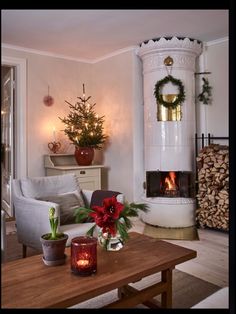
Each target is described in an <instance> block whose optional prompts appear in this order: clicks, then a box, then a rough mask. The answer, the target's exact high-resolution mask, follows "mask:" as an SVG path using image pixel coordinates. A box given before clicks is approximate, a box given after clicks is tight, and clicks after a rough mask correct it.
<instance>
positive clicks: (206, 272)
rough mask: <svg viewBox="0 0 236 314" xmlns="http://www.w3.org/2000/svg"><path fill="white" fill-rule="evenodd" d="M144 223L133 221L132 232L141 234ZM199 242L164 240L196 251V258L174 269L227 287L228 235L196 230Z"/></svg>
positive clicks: (214, 231)
mask: <svg viewBox="0 0 236 314" xmlns="http://www.w3.org/2000/svg"><path fill="white" fill-rule="evenodd" d="M143 229H144V223H143V222H141V221H140V220H138V219H136V220H135V226H134V227H133V228H132V231H137V232H140V233H143ZM198 235H199V240H193V241H184V240H165V241H168V242H171V243H174V244H177V245H181V246H184V247H186V248H189V249H193V250H196V251H197V257H196V258H194V259H192V260H190V261H187V262H185V263H182V264H180V265H177V266H176V268H177V269H179V270H181V271H183V272H186V273H188V274H190V275H193V276H195V277H198V278H200V279H203V280H205V281H209V282H211V283H213V284H215V285H218V286H220V287H225V286H228V285H229V235H228V233H225V232H221V231H217V230H210V229H198Z"/></svg>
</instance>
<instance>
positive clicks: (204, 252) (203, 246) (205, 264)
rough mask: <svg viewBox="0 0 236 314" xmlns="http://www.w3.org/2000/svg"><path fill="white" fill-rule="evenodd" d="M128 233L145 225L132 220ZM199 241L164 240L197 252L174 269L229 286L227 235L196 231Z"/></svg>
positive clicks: (12, 225) (9, 224) (10, 227)
mask: <svg viewBox="0 0 236 314" xmlns="http://www.w3.org/2000/svg"><path fill="white" fill-rule="evenodd" d="M133 222H134V226H133V228H132V229H131V230H130V231H136V232H140V233H143V230H144V226H145V224H144V223H143V222H142V221H140V220H139V219H138V218H134V219H133ZM6 231H7V233H9V232H14V231H15V223H14V221H11V222H7V223H6ZM198 235H199V240H193V241H184V240H165V241H168V242H171V243H174V244H177V245H181V246H183V247H186V248H190V249H193V250H196V251H197V257H196V258H195V259H192V260H190V261H187V262H185V263H182V264H180V265H177V266H176V268H177V269H179V270H181V271H183V272H186V273H189V274H190V275H193V276H195V277H198V278H200V279H203V280H205V281H208V282H211V283H213V284H215V285H218V286H220V287H225V286H228V285H229V235H228V233H225V232H221V231H216V230H210V229H198Z"/></svg>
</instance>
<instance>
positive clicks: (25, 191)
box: [12, 173, 124, 257]
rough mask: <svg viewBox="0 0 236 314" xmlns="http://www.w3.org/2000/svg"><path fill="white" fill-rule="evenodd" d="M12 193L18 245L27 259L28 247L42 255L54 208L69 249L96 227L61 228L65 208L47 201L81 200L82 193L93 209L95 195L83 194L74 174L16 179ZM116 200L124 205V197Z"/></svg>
mask: <svg viewBox="0 0 236 314" xmlns="http://www.w3.org/2000/svg"><path fill="white" fill-rule="evenodd" d="M12 191H13V205H14V210H15V218H16V229H17V237H18V242H19V243H22V245H23V247H22V248H23V257H26V250H27V246H28V247H31V248H34V249H36V250H38V251H39V252H42V248H41V242H40V237H41V235H42V234H44V233H48V232H50V224H49V219H48V210H49V208H50V207H52V206H53V207H55V210H56V215H57V216H58V217H59V226H58V231H59V232H64V233H67V234H68V236H69V238H68V240H67V243H66V246H70V243H71V239H72V238H73V237H76V236H80V235H85V234H86V232H87V231H88V230H89V228H90V227H91V226H92V225H93V224H94V223H91V222H85V223H69V224H63V225H62V223H61V212H62V205H60V204H58V203H56V202H53V201H47V197H49V199H50V196H52V195H54V196H57V195H67V194H70V193H74V194H76V195H77V196H78V197H79V196H81V193H82V198H83V200H84V203H85V206H86V207H87V206H89V205H90V201H91V197H92V194H93V191H90V190H81V189H80V186H79V181H78V177H77V176H76V175H75V174H73V173H71V174H65V175H57V176H48V177H33V178H22V179H19V180H18V179H14V180H13V182H12ZM70 195H71V194H70ZM45 199H46V200H45ZM117 200H118V201H119V202H122V203H123V202H124V195H123V194H119V195H117ZM77 207H78V206H77Z"/></svg>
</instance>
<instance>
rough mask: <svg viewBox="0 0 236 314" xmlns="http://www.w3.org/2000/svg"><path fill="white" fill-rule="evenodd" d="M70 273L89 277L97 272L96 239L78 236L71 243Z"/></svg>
mask: <svg viewBox="0 0 236 314" xmlns="http://www.w3.org/2000/svg"><path fill="white" fill-rule="evenodd" d="M71 271H72V272H73V273H74V274H76V275H80V276H89V275H92V274H94V273H96V271H97V238H94V237H87V236H80V237H76V238H73V239H72V241H71Z"/></svg>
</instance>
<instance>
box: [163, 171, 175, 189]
mask: <svg viewBox="0 0 236 314" xmlns="http://www.w3.org/2000/svg"><path fill="white" fill-rule="evenodd" d="M175 178H176V174H175V172H174V171H170V172H169V177H166V178H165V183H166V185H167V186H166V190H177V189H178V187H177V184H176V183H175Z"/></svg>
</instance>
